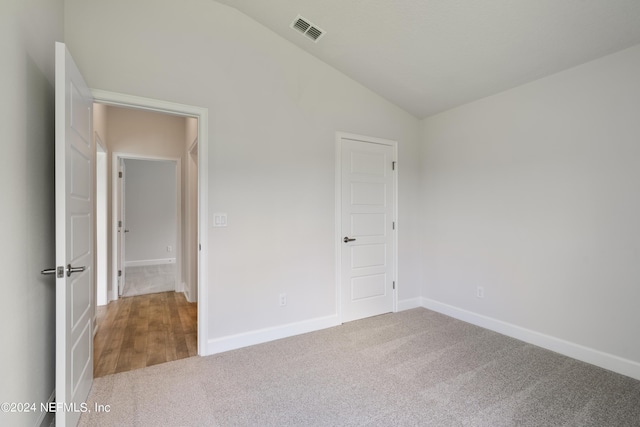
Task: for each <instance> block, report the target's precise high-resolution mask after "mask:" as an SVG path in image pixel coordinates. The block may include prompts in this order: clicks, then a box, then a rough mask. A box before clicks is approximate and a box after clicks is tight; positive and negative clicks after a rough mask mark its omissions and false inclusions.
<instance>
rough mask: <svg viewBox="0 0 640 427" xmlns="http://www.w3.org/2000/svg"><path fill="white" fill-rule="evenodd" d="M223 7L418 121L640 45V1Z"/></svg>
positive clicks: (237, 2) (308, 1)
mask: <svg viewBox="0 0 640 427" xmlns="http://www.w3.org/2000/svg"><path fill="white" fill-rule="evenodd" d="M217 1H218V2H219V3H223V4H226V5H228V6H231V7H233V8H236V9H238V10H239V11H240V12H242V13H244V14H246V15H248V16H249V17H251V18H253V19H254V20H255V21H257V22H259V23H261V24H263V25H264V26H266V27H267V28H269V29H271V30H272V31H274V32H276V33H277V34H279V35H281V36H282V37H284V38H285V39H287V40H289V41H291V42H292V43H294V44H296V45H297V46H299V47H300V48H302V49H304V50H306V51H307V52H309V53H310V54H312V55H314V56H316V57H318V58H319V59H321V60H322V61H324V62H326V63H328V64H329V65H331V66H333V67H335V68H336V69H338V70H340V71H341V72H343V73H344V74H346V75H348V76H350V77H351V78H353V79H354V80H356V81H358V82H360V83H361V84H363V85H364V86H366V87H368V88H369V89H371V90H373V91H374V92H376V93H378V94H380V95H381V96H383V97H385V98H386V99H388V100H389V101H391V102H393V103H395V104H396V105H398V106H400V107H401V108H403V109H405V110H406V111H408V112H410V113H411V114H413V115H415V116H416V117H418V118H423V117H426V116H430V115H433V114H436V113H438V112H441V111H444V110H447V109H450V108H453V107H456V106H458V105H462V104H465V103H467V102H470V101H473V100H476V99H480V98H483V97H485V96H488V95H492V94H495V93H498V92H501V91H503V90H506V89H509V88H512V87H515V86H518V85H521V84H524V83H527V82H530V81H533V80H536V79H538V78H541V77H544V76H547V75H550V74H553V73H556V72H559V71H562V70H564V69H567V68H570V67H573V66H576V65H579V64H582V63H585V62H587V61H590V60H593V59H596V58H599V57H601V56H604V55H607V54H609V53H613V52H616V51H619V50H622V49H625V48H627V47H630V46H633V45H635V44H639V43H640V1H639V0H217ZM298 15H301V16H302V17H304V18H306V19H307V20H308V21H310V22H311V23H313V24H315V25H316V26H317V27H319V28H320V29H322V30H324V31H325V35H323V36H322V37H321V38H320V39H319V40H318V42H317V43H316V42H314V41H312V40H310V39H309V38H308V37H305V36H304V35H302V34H301V33H300V32H298V31H296V30H293V29H292V28H290V24H291V23H292V22H293V20H294V19H295V18H296V17H297V16H298Z"/></svg>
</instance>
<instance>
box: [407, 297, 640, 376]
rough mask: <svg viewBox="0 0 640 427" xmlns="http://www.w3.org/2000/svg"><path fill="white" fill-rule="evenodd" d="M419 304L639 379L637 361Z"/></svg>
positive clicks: (443, 306)
mask: <svg viewBox="0 0 640 427" xmlns="http://www.w3.org/2000/svg"><path fill="white" fill-rule="evenodd" d="M420 300H421V304H420V305H421V306H422V307H424V308H427V309H429V310H433V311H437V312H438V313H442V314H446V315H447V316H451V317H454V318H456V319H459V320H462V321H465V322H467V323H471V324H473V325H477V326H480V327H483V328H486V329H490V330H492V331H495V332H498V333H501V334H503V335H507V336H509V337H512V338H516V339H519V340H521V341H524V342H527V343H529V344H533V345H537V346H538V347H542V348H546V349H547V350H551V351H555V352H556V353H560V354H562V355H565V356H568V357H571V358H573V359H577V360H581V361H583V362H586V363H590V364H592V365H596V366H599V367H601V368H604V369H608V370H610V371H613V372H617V373H619V374H622V375H626V376H628V377H631V378H635V379H637V380H640V363H638V362H634V361H633V360H629V359H624V358H622V357H618V356H615V355H613V354H610V353H605V352H602V351H599V350H595V349H593V348H589V347H585V346H582V345H580V344H576V343H573V342H569V341H565V340H563V339H560V338H556V337H553V336H550V335H546V334H542V333H540V332H536V331H533V330H531V329H526V328H522V327H520V326H517V325H514V324H511V323H507V322H503V321H501V320H498V319H494V318H492V317H487V316H483V315H481V314H477V313H474V312H471V311H468V310H464V309H462V308H458V307H454V306H452V305H448V304H444V303H441V302H439V301H435V300H432V299H429V298H420Z"/></svg>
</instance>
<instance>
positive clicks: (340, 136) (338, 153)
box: [334, 132, 399, 323]
mask: <svg viewBox="0 0 640 427" xmlns="http://www.w3.org/2000/svg"><path fill="white" fill-rule="evenodd" d="M344 139H352V140H357V141H362V142H367V143H370V144H382V145H389V146H391V147H393V156H394V159H397V158H398V142H397V141H393V140H390V139H382V138H376V137H372V136H364V135H357V134H353V133H348V132H336V142H335V158H336V166H335V206H336V210H335V233H334V234H335V236H334V240H335V254H336V256H335V263H336V272H335V281H336V289H335V292H336V314H337V315H338V321H339V323H343V320H342V318H343V316H342V287H341V282H342V248H343V246H344V245H343V242H342V197H341V195H342V141H343V140H344ZM393 186H394V191H393V193H394V196H393V217H394V222H395V233H393V264H394V266H393V281H394V282H395V284H396V286H395V289H394V290H393V312H394V313H395V312H397V311H398V286H399V284H398V166H397V162H396V166H395V174H394V176H393Z"/></svg>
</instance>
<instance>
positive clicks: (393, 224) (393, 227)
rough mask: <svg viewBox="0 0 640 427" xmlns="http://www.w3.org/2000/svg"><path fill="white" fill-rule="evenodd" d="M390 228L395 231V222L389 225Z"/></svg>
mask: <svg viewBox="0 0 640 427" xmlns="http://www.w3.org/2000/svg"><path fill="white" fill-rule="evenodd" d="M391 228H392V229H393V230H395V229H396V222H395V221H393V222H392V223H391Z"/></svg>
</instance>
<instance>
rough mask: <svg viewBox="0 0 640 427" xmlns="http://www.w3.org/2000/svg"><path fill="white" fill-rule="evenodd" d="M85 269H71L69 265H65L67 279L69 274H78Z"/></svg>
mask: <svg viewBox="0 0 640 427" xmlns="http://www.w3.org/2000/svg"><path fill="white" fill-rule="evenodd" d="M86 269H87V267H71V264H67V277H69V276H71V273H80V272H82V271H85V270H86Z"/></svg>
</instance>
